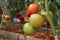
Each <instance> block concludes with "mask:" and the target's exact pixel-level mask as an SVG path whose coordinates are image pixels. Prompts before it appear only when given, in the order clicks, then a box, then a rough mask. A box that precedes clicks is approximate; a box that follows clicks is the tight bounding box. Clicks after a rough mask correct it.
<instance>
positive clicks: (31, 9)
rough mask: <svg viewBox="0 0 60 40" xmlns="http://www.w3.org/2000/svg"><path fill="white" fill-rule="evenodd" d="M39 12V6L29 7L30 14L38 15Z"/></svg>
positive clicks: (32, 5)
mask: <svg viewBox="0 0 60 40" xmlns="http://www.w3.org/2000/svg"><path fill="white" fill-rule="evenodd" d="M38 11H39V6H38V5H36V4H30V5H29V6H28V12H29V13H32V14H33V13H37V12H38Z"/></svg>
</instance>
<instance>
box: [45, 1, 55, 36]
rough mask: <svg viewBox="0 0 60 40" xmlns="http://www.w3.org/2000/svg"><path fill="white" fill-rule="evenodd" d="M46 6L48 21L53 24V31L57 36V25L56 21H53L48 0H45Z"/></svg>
mask: <svg viewBox="0 0 60 40" xmlns="http://www.w3.org/2000/svg"><path fill="white" fill-rule="evenodd" d="M45 8H46V12H47V15H46V17H47V19H48V21H49V23H50V25H51V28H52V31H53V34H54V36H56V30H55V26H54V23H53V19H52V17H51V16H50V14H49V4H48V0H45Z"/></svg>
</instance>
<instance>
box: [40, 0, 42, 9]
mask: <svg viewBox="0 0 60 40" xmlns="http://www.w3.org/2000/svg"><path fill="white" fill-rule="evenodd" d="M41 7H42V0H40V8H41Z"/></svg>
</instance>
